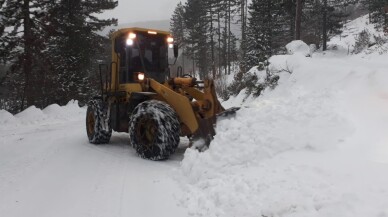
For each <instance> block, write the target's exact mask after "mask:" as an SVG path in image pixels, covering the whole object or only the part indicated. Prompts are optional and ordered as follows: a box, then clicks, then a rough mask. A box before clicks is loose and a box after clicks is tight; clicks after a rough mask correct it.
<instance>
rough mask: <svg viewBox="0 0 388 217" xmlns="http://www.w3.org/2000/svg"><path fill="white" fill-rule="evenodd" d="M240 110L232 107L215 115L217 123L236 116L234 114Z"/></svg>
mask: <svg viewBox="0 0 388 217" xmlns="http://www.w3.org/2000/svg"><path fill="white" fill-rule="evenodd" d="M238 110H240V107H232V108H229V109H226V110H225V111H223V112H221V113H218V114H217V121H220V120H222V119H225V118H230V117H234V116H236V112H237V111H238Z"/></svg>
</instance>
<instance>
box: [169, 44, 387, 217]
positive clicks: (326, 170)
mask: <svg viewBox="0 0 388 217" xmlns="http://www.w3.org/2000/svg"><path fill="white" fill-rule="evenodd" d="M331 52H332V54H330V53H326V55H314V56H313V58H306V57H304V55H301V54H300V53H295V54H293V55H283V56H274V57H272V58H271V59H270V62H271V65H270V67H272V69H274V70H279V71H282V70H283V71H284V70H286V71H290V72H292V74H289V73H286V74H283V75H282V76H281V78H280V80H279V86H278V87H277V88H276V89H275V90H274V91H265V92H264V94H263V95H262V96H261V97H260V98H258V99H253V98H246V96H244V93H241V94H240V95H238V96H237V97H236V98H234V99H231V100H234V102H237V101H241V99H242V98H244V99H245V101H244V103H243V108H242V109H241V110H240V111H239V112H238V113H237V115H236V117H235V118H231V119H228V120H223V121H220V122H218V124H217V129H216V130H217V135H216V136H215V138H214V140H213V141H212V143H211V146H210V148H209V150H207V151H206V152H203V153H199V152H197V151H196V150H193V149H188V150H187V151H186V153H185V157H184V159H183V161H182V163H181V168H180V169H179V171H178V173H177V174H176V177H175V178H176V180H177V181H178V182H179V183H181V184H182V188H183V189H184V190H185V191H186V193H187V194H186V195H187V197H184V198H181V200H180V202H181V205H182V206H184V207H186V208H187V209H188V210H189V212H190V214H191V215H193V216H231V217H232V216H247V217H250V216H252V217H253V216H266V217H280V216H282V217H288V216H290V217H291V216H298V217H301V216H302V217H303V216H306V217H315V216H317V217H318V216H319V217H332V216H341V217H347V216H349V217H364V216H376V217H381V216H388V208H387V207H388V185H387V184H386V183H388V173H387V171H388V136H387V133H386V131H387V129H388V86H387V85H386V84H387V83H388V74H387V73H386V72H387V66H388V65H387V59H388V55H382V56H376V57H374V58H373V59H369V58H364V56H362V55H349V56H347V55H342V54H341V52H342V51H341V50H337V51H331ZM336 52H338V53H339V54H338V53H336ZM338 55H342V58H338ZM226 107H228V106H226Z"/></svg>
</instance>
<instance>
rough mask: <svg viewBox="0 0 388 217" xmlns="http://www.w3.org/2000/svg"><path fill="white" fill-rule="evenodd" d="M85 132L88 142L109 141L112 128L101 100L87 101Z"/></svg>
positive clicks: (104, 142)
mask: <svg viewBox="0 0 388 217" xmlns="http://www.w3.org/2000/svg"><path fill="white" fill-rule="evenodd" d="M86 132H87V134H88V138H89V142H90V143H92V144H106V143H109V140H110V137H111V136H112V128H111V126H110V121H109V118H108V114H107V109H104V106H103V102H102V101H101V100H97V99H93V100H91V101H89V103H88V109H87V111H86Z"/></svg>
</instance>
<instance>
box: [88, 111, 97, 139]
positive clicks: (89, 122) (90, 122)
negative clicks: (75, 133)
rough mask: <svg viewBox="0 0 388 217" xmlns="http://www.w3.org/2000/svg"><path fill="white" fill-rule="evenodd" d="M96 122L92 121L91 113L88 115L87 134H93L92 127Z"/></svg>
mask: <svg viewBox="0 0 388 217" xmlns="http://www.w3.org/2000/svg"><path fill="white" fill-rule="evenodd" d="M95 123H96V120H95V119H94V115H93V112H89V113H88V119H87V125H88V134H89V135H93V133H94V125H95Z"/></svg>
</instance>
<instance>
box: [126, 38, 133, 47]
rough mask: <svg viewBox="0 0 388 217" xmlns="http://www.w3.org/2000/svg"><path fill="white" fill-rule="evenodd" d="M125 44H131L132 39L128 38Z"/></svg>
mask: <svg viewBox="0 0 388 217" xmlns="http://www.w3.org/2000/svg"><path fill="white" fill-rule="evenodd" d="M127 45H128V46H132V45H133V39H130V38H128V39H127Z"/></svg>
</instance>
